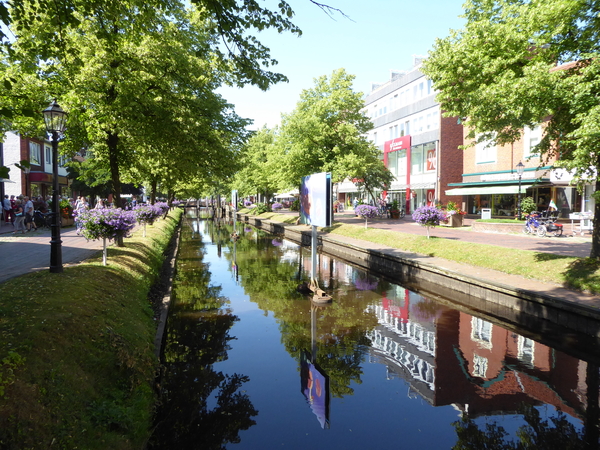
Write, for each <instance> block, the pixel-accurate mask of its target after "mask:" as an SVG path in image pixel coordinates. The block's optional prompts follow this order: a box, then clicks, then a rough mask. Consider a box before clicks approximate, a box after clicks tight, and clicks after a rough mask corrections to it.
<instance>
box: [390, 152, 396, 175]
mask: <svg viewBox="0 0 600 450" xmlns="http://www.w3.org/2000/svg"><path fill="white" fill-rule="evenodd" d="M388 169H389V171H390V172H391V173H392V175H394V176H398V152H389V153H388Z"/></svg>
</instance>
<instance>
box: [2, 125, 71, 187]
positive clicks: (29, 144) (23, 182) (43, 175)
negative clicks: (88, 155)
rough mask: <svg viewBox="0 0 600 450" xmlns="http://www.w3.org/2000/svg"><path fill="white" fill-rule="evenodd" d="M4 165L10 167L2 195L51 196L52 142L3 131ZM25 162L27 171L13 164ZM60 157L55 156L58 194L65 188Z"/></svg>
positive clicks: (65, 179) (66, 182)
mask: <svg viewBox="0 0 600 450" xmlns="http://www.w3.org/2000/svg"><path fill="white" fill-rule="evenodd" d="M2 153H3V161H4V165H5V166H7V167H8V168H9V169H10V172H9V175H10V181H12V183H2V184H4V194H7V195H15V196H18V195H28V196H29V197H37V196H40V195H42V196H44V197H47V196H49V195H52V144H51V143H50V142H47V141H44V140H43V139H35V138H28V137H25V136H21V135H18V134H16V133H13V132H7V133H6V135H5V136H4V142H3V144H2ZM20 161H29V164H30V168H29V171H28V172H27V171H23V170H21V169H19V168H18V167H17V166H15V163H19V162H20ZM66 175H67V170H66V169H65V168H64V158H59V169H58V182H59V186H60V190H61V194H62V193H66V190H67V188H68V180H67V176H66Z"/></svg>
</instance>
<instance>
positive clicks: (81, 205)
mask: <svg viewBox="0 0 600 450" xmlns="http://www.w3.org/2000/svg"><path fill="white" fill-rule="evenodd" d="M87 209H89V205H88V202H87V201H86V199H85V197H83V196H81V197H79V198H78V199H77V203H76V204H75V213H76V215H77V216H80V215H81V213H83V212H84V211H86V210H87ZM75 223H76V224H77V233H79V230H80V229H81V226H82V225H81V222H75Z"/></svg>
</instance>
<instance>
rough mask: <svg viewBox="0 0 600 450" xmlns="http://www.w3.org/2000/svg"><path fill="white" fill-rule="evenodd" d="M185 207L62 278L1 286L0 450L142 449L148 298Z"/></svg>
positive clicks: (151, 325) (147, 392)
mask: <svg viewBox="0 0 600 450" xmlns="http://www.w3.org/2000/svg"><path fill="white" fill-rule="evenodd" d="M181 214H182V210H181V209H175V210H173V211H171V212H170V213H169V215H168V216H167V218H166V219H164V220H160V221H158V222H156V223H155V225H153V226H148V227H147V229H146V237H145V238H144V237H142V230H139V231H137V232H136V233H134V235H133V236H132V237H131V238H127V239H125V247H120V248H118V247H114V246H111V247H110V248H109V249H108V266H103V265H102V256H101V254H99V255H98V256H97V257H95V258H92V259H89V260H87V261H85V262H84V263H82V264H79V265H77V266H74V267H68V268H65V270H64V272H63V273H61V274H51V273H49V272H47V271H42V272H36V273H31V274H27V275H24V276H22V277H19V278H15V279H12V280H9V281H7V282H5V283H2V284H0V363H1V364H0V448H3V449H4V448H6V449H40V448H65V449H66V448H69V449H71V448H81V449H89V450H93V449H102V450H105V449H108V448H110V449H133V448H136V449H137V448H143V445H144V443H145V441H146V439H147V437H148V433H149V429H150V424H151V421H152V414H153V407H154V402H155V395H154V392H153V383H154V377H155V372H156V368H157V365H158V361H157V360H156V358H155V356H154V348H153V339H154V334H155V331H156V326H155V322H154V317H153V316H154V313H153V310H152V307H151V305H150V303H149V302H148V292H149V290H150V287H151V286H152V284H153V283H154V282H155V281H156V278H157V276H158V274H159V272H160V268H161V266H162V262H163V258H164V251H165V249H166V248H167V246H168V244H169V241H170V238H171V236H172V235H173V232H174V230H175V229H176V227H177V224H178V222H179V219H180V217H181Z"/></svg>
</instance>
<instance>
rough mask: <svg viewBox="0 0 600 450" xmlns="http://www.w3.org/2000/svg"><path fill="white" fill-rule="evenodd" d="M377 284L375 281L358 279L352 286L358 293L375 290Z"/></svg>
mask: <svg viewBox="0 0 600 450" xmlns="http://www.w3.org/2000/svg"><path fill="white" fill-rule="evenodd" d="M378 284H379V283H378V282H377V281H369V280H368V279H366V278H364V279H363V278H359V279H358V280H356V281H355V282H354V286H355V287H356V290H358V291H372V290H373V289H376V288H377V285H378Z"/></svg>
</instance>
